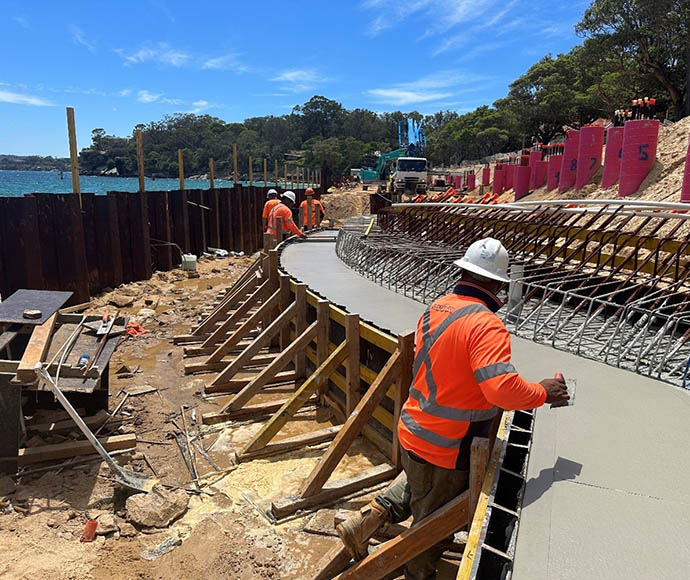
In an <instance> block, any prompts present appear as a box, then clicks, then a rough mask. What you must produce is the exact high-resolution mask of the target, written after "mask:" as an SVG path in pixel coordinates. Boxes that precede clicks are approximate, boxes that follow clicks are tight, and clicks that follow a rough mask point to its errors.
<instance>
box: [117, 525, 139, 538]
mask: <svg viewBox="0 0 690 580" xmlns="http://www.w3.org/2000/svg"><path fill="white" fill-rule="evenodd" d="M136 535H137V529H136V528H135V527H134V526H133V525H132V524H130V523H129V522H124V523H122V524H120V536H122V537H123V538H133V537H134V536H136Z"/></svg>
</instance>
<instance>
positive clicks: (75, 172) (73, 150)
mask: <svg viewBox="0 0 690 580" xmlns="http://www.w3.org/2000/svg"><path fill="white" fill-rule="evenodd" d="M67 133H68V137H69V164H70V169H71V171H72V193H76V194H79V207H81V205H82V204H81V186H80V184H79V153H78V152H77V130H76V128H75V125H74V108H73V107H67Z"/></svg>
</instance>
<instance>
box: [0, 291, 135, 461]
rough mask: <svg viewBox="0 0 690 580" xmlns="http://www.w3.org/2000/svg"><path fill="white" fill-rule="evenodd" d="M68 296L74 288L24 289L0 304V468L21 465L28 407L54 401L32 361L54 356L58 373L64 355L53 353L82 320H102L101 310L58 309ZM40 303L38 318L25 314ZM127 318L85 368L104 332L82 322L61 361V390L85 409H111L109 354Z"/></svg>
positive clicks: (45, 405) (51, 367) (121, 319)
mask: <svg viewBox="0 0 690 580" xmlns="http://www.w3.org/2000/svg"><path fill="white" fill-rule="evenodd" d="M20 293H21V294H20ZM17 295H19V297H18V298H17ZM70 295H71V293H70V292H50V291H33V290H32V291H26V290H20V291H18V292H16V293H15V294H13V295H12V296H10V297H9V298H8V299H7V300H5V301H4V302H2V303H0V473H3V472H6V473H15V472H16V470H17V457H18V456H19V449H20V446H21V443H22V432H23V416H24V413H25V411H26V410H27V409H33V408H52V407H53V406H54V405H55V403H54V399H53V395H52V394H50V393H49V390H48V389H47V388H46V387H45V386H44V385H42V384H40V383H39V381H38V380H37V377H36V374H35V372H34V371H33V366H34V364H35V363H36V362H38V361H40V362H43V363H44V364H46V363H48V362H49V361H51V360H53V359H55V360H54V361H53V362H52V364H50V365H49V366H48V372H49V373H50V374H51V375H52V376H53V377H55V376H56V373H57V368H58V364H59V363H60V359H61V358H62V355H60V356H59V357H56V356H55V355H56V353H58V351H59V350H60V348H61V346H62V345H63V344H64V343H65V341H67V339H68V338H69V337H70V336H71V335H72V334H73V332H74V331H75V330H76V329H77V327H78V326H79V325H80V324H82V323H91V324H92V325H93V326H94V327H95V326H98V324H99V323H100V321H101V320H102V317H101V316H99V315H89V316H84V315H82V314H61V313H60V312H59V311H58V308H60V307H61V306H62V305H63V304H64V302H65V301H66V300H67V299H69V297H70ZM51 298H52V301H51ZM37 304H40V308H38V309H40V310H41V312H42V315H41V316H40V317H39V318H37V319H35V320H24V319H22V318H21V312H22V309H26V308H27V307H33V306H36V305H37ZM17 312H19V315H17ZM126 323H127V319H126V318H125V317H118V318H117V319H116V320H115V322H114V324H113V331H111V333H110V334H109V335H108V336H107V337H106V338H105V341H104V343H103V346H102V348H101V350H100V353H99V354H98V357H97V359H96V360H94V361H93V365H92V366H91V368H90V369H89V370H88V371H86V372H85V369H84V368H83V367H80V366H79V365H78V362H79V358H80V357H81V356H82V354H88V355H89V356H90V358H91V359H93V357H94V355H95V354H96V352H97V350H98V348H99V343H100V341H101V339H102V338H103V337H102V336H97V335H96V333H95V332H93V331H91V330H89V329H87V327H85V326H83V325H82V328H81V330H80V331H79V333H78V335H77V338H76V341H75V342H74V345H73V346H72V348H71V349H69V351H68V354H67V356H66V357H65V358H64V360H63V361H62V364H61V365H60V375H59V383H58V384H59V387H60V389H61V390H62V391H63V392H64V393H66V394H67V396H68V397H69V398H70V400H71V401H72V402H73V404H75V405H76V406H79V407H84V408H85V409H86V410H87V412H96V411H98V410H99V409H107V408H108V389H109V380H108V377H109V369H110V358H111V356H112V354H113V352H114V351H115V349H116V348H117V345H118V344H119V343H120V341H121V340H122V337H123V335H124V336H126V335H125V334H124V329H125V326H126Z"/></svg>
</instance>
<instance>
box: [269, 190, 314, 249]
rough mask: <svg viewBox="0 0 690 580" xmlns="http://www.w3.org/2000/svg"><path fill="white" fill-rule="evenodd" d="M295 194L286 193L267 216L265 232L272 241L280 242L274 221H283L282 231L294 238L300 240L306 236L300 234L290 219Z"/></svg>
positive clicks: (300, 231)
mask: <svg viewBox="0 0 690 580" xmlns="http://www.w3.org/2000/svg"><path fill="white" fill-rule="evenodd" d="M295 201H296V199H295V194H294V193H293V192H292V191H286V192H285V193H284V194H283V195H282V196H281V198H280V203H278V204H277V205H274V206H273V209H271V213H270V214H268V227H267V228H266V232H267V233H269V234H272V235H273V239H275V240H276V241H277V242H282V240H279V239H278V232H277V230H276V220H277V219H278V218H282V220H283V226H282V227H283V231H284V232H287V231H288V230H289V231H291V232H292V233H293V234H295V235H296V236H299V237H300V238H305V237H306V236H305V235H304V234H303V233H302V230H300V229H299V228H298V227H297V226H296V225H295V222H294V220H293V219H292V208H293V207H295Z"/></svg>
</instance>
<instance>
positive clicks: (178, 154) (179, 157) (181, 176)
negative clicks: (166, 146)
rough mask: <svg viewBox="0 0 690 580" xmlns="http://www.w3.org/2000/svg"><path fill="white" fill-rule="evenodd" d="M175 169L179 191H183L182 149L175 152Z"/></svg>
mask: <svg viewBox="0 0 690 580" xmlns="http://www.w3.org/2000/svg"><path fill="white" fill-rule="evenodd" d="M177 168H178V171H179V173H180V190H184V153H183V152H182V149H178V150H177Z"/></svg>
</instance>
